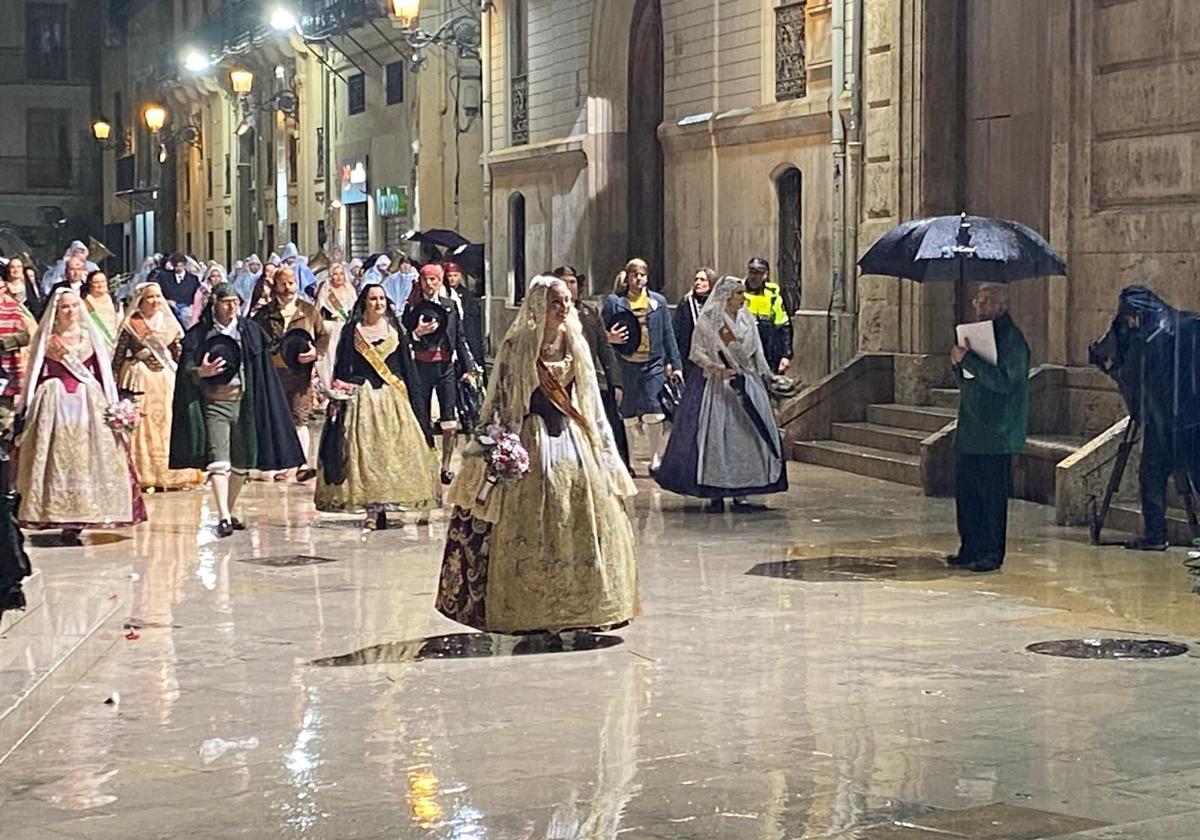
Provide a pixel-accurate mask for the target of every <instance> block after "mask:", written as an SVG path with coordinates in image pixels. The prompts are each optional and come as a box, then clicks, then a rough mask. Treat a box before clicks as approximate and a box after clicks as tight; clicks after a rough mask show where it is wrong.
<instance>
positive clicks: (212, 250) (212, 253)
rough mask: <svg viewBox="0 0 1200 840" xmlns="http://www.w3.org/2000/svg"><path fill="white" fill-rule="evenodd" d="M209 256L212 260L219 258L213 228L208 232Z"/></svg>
mask: <svg viewBox="0 0 1200 840" xmlns="http://www.w3.org/2000/svg"><path fill="white" fill-rule="evenodd" d="M208 258H209V259H210V260H215V259H216V258H217V245H216V240H215V239H214V238H213V232H212V231H211V230H210V231H209V232H208Z"/></svg>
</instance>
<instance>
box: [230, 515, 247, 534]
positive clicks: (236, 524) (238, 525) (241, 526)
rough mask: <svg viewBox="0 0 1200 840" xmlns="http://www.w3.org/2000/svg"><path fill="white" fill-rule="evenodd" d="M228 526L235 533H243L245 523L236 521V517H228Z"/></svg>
mask: <svg viewBox="0 0 1200 840" xmlns="http://www.w3.org/2000/svg"><path fill="white" fill-rule="evenodd" d="M229 524H230V525H232V526H233V530H235V531H245V530H246V523H245V522H243V521H242V520H240V519H238V518H237V517H236V516H233V517H230V519H229Z"/></svg>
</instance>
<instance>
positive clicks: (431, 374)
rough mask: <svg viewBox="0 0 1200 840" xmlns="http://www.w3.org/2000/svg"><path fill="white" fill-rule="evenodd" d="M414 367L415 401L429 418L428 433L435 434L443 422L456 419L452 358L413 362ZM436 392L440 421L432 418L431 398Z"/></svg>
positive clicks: (456, 383)
mask: <svg viewBox="0 0 1200 840" xmlns="http://www.w3.org/2000/svg"><path fill="white" fill-rule="evenodd" d="M414 365H415V367H416V373H417V375H416V380H417V381H416V386H417V402H418V404H419V405H420V406H421V407H422V408H424V409H425V416H426V417H428V418H429V429H428V432H429V434H431V435H433V434H437V433H438V432H439V431H441V430H442V426H443V425H444V424H447V425H448V424H450V423H454V422H456V421H457V420H458V382H457V380H456V377H455V375H454V373H455V371H454V360H453V359H447V360H445V361H441V362H422V361H420V360H417V361H416V362H414ZM434 394H437V398H438V409H439V411H440V412H441V417H440V418H439V419H440V421H441V422H436V421H434V419H433V408H432V400H433V395H434Z"/></svg>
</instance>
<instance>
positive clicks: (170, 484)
mask: <svg viewBox="0 0 1200 840" xmlns="http://www.w3.org/2000/svg"><path fill="white" fill-rule="evenodd" d="M117 385H118V386H119V387H121V388H125V389H127V390H130V391H135V392H138V391H140V392H141V396H140V397H137V406H138V411H140V412H141V415H142V419H141V422H139V423H138V424H137V427H136V428H134V430H133V437H132V440H131V441H130V449H131V454H132V455H133V466H134V469H136V470H137V474H138V483H139V484H140V485H141V486H142V489H145V488H147V487H161V488H163V489H164V490H176V489H179V488H181V487H195V486H196V485H198V484H200V483H201V482H202V481H204V474H203V473H201V472H200V470H173V469H171V468H170V466H168V460H169V457H170V454H171V453H170V450H171V417H172V414H173V411H172V408H171V400H172V398H173V396H174V393H175V374H174V373H172V372H171V371H169V370H166V369H165V368H164V369H163V370H157V371H156V370H151V369H150V368H149V367H147V366H146V364H145V363H144V362H139V361H132V362H126V363H125V364H124V365H122V366H121V374H120V376H119V377H118V379H117Z"/></svg>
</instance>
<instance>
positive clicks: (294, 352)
mask: <svg viewBox="0 0 1200 840" xmlns="http://www.w3.org/2000/svg"><path fill="white" fill-rule="evenodd" d="M312 346H313V337H312V336H311V335H309V333H308V331H307V330H302V329H300V328H299V327H296V328H295V329H290V330H288V331H287V332H285V333H284V334H283V338H281V339H279V356H280V358H282V359H283V363H284V364H285V365H287V366H288V369H289V370H294V371H297V372H302V371H306V370H311V369H312V365H313V363H312V362H306V363H305V362H301V361H300V354H302V353H306V352H308V349H309V348H310V347H312Z"/></svg>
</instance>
